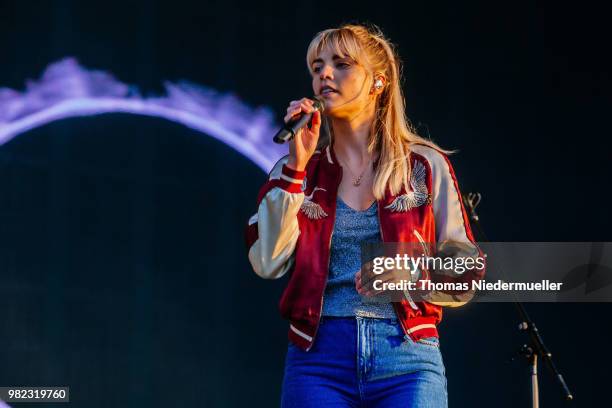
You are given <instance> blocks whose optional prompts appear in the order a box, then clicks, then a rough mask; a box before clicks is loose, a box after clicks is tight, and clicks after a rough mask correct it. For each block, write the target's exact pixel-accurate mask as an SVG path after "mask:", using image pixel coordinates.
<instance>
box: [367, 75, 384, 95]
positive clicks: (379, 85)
mask: <svg viewBox="0 0 612 408" xmlns="http://www.w3.org/2000/svg"><path fill="white" fill-rule="evenodd" d="M386 82H387V81H386V80H385V77H384V76H382V75H375V76H374V84H373V85H372V88H371V90H370V93H374V94H380V93H382V90H383V89H384V88H385V84H386Z"/></svg>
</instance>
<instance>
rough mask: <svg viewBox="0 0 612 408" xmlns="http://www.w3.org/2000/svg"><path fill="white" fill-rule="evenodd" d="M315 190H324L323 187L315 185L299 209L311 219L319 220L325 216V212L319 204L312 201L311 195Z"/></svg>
mask: <svg viewBox="0 0 612 408" xmlns="http://www.w3.org/2000/svg"><path fill="white" fill-rule="evenodd" d="M317 190H322V191H326V190H325V189H324V188H320V187H315V188H314V189H313V190H312V193H310V195H308V196H306V197H305V198H304V202H303V203H302V206H301V207H300V211H302V212H303V213H304V214H305V215H306V216H307V217H308V218H310V219H311V220H319V219H321V218H323V217H327V213H326V212H325V211H324V210H323V208H322V207H321V206H320V205H319V204H317V203H315V202H314V201H312V197H313V196H314V193H315V191H317Z"/></svg>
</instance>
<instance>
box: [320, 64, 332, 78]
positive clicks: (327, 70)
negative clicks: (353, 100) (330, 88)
mask: <svg viewBox="0 0 612 408" xmlns="http://www.w3.org/2000/svg"><path fill="white" fill-rule="evenodd" d="M319 78H320V79H321V80H323V79H325V78H329V79H333V68H332V67H330V66H325V67H323V68H321V72H319Z"/></svg>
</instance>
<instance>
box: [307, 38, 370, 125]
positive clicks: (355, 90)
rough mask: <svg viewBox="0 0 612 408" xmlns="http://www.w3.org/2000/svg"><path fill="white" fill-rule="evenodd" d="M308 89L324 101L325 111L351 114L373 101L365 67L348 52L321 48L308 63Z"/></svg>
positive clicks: (330, 114)
mask: <svg viewBox="0 0 612 408" xmlns="http://www.w3.org/2000/svg"><path fill="white" fill-rule="evenodd" d="M311 69H312V89H313V91H314V94H315V95H317V96H318V97H320V98H321V99H323V100H324V101H325V114H326V115H329V116H333V117H339V118H340V117H352V116H353V115H354V114H355V113H357V112H362V111H363V110H364V109H365V107H366V106H367V105H368V103H371V102H372V101H374V95H372V94H370V92H369V91H370V89H371V87H372V84H371V82H372V79H371V76H370V75H368V73H367V71H366V69H365V68H364V67H363V66H361V65H359V64H357V63H356V62H355V61H353V60H352V59H351V58H350V57H348V56H344V57H343V56H339V55H336V53H335V52H334V50H332V49H331V48H330V47H327V48H324V49H323V50H322V51H321V53H320V54H319V55H318V56H317V58H316V59H315V60H314V61H313V63H312V66H311Z"/></svg>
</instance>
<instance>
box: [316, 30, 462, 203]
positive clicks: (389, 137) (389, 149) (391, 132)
mask: <svg viewBox="0 0 612 408" xmlns="http://www.w3.org/2000/svg"><path fill="white" fill-rule="evenodd" d="M327 47H330V48H331V49H332V50H333V51H334V52H335V53H336V54H337V55H339V56H348V57H350V58H351V59H353V60H354V61H355V62H356V63H357V64H359V65H362V66H364V67H366V69H369V70H370V72H372V73H375V74H376V75H382V76H384V78H385V79H386V84H385V87H384V89H383V92H382V93H381V94H380V95H379V96H378V98H377V101H376V116H375V118H374V122H373V124H372V127H371V129H370V134H369V136H368V152H369V153H370V154H371V153H373V152H375V151H377V152H379V153H380V155H379V158H378V161H377V165H376V169H375V174H374V186H373V194H374V196H375V197H376V198H377V199H379V200H380V199H382V198H383V197H384V195H385V190H386V189H387V188H388V189H389V190H390V192H391V194H393V195H397V194H399V193H400V191H401V189H402V187H404V189H405V191H410V189H409V188H408V185H409V180H410V173H411V171H412V169H411V165H410V160H407V158H408V157H409V154H410V145H412V144H424V145H427V146H430V147H432V148H434V149H437V150H439V151H441V152H444V153H446V154H450V153H452V151H448V150H444V149H442V148H440V147H439V146H438V145H436V144H435V143H434V142H433V141H431V140H428V139H425V138H423V137H421V136H419V135H418V134H417V133H416V130H415V129H414V127H413V126H412V124H411V123H410V121H409V119H408V118H407V117H406V113H405V102H404V96H403V92H402V87H401V73H402V66H401V61H400V59H399V57H398V55H397V53H396V51H395V48H394V46H393V44H392V43H391V42H390V41H389V40H387V39H386V38H385V37H384V35H383V33H382V31H381V30H380V29H379V28H378V27H376V26H374V25H371V26H364V25H356V24H345V25H342V26H340V27H339V28H331V29H328V30H324V31H321V32H319V33H318V34H317V35H316V36H315V37H314V38H313V39H312V41H311V42H310V45H309V46H308V52H307V54H306V62H307V64H308V69H309V71H310V74H311V75H312V74H313V72H312V64H313V61H314V60H315V59H316V58H317V57H318V55H319V54H320V53H321V51H322V50H324V49H326V48H327ZM322 125H323V126H321V135H320V138H319V143H318V148H319V149H321V148H323V147H325V146H328V145H331V143H332V142H333V129H332V128H331V126H330V125H329V123H328V120H327V118H325V117H324V119H323V124H322Z"/></svg>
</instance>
